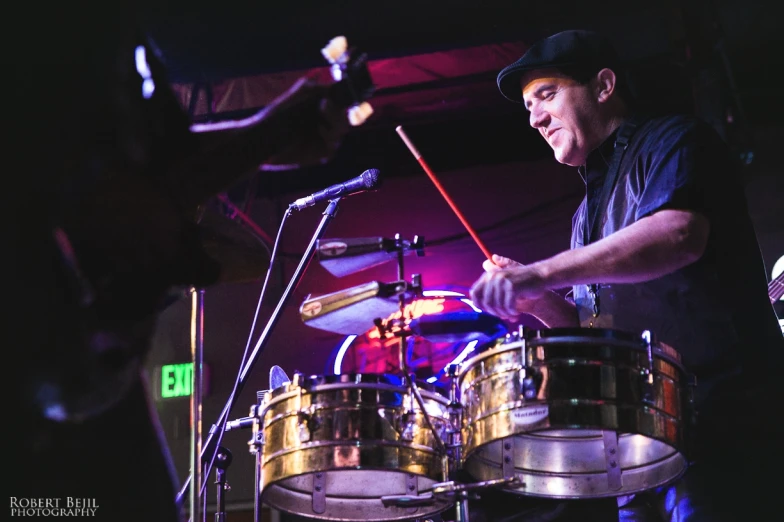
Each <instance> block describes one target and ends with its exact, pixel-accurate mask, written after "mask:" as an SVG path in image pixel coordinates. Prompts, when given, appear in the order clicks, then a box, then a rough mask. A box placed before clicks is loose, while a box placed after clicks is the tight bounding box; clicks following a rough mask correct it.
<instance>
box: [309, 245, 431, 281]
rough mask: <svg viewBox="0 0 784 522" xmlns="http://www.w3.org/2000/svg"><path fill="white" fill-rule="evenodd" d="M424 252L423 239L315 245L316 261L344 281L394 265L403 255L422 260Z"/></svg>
mask: <svg viewBox="0 0 784 522" xmlns="http://www.w3.org/2000/svg"><path fill="white" fill-rule="evenodd" d="M424 248H425V240H424V238H422V237H420V236H415V237H414V239H413V240H412V241H408V240H404V239H401V238H400V237H399V236H397V237H395V238H394V239H391V238H385V237H358V238H333V239H321V240H319V241H318V242H317V244H316V258H317V259H318V261H319V263H320V264H321V266H323V267H324V268H325V269H326V270H327V271H329V272H330V273H331V274H332V275H334V276H336V277H343V276H347V275H350V274H354V273H356V272H359V271H361V270H366V269H368V268H373V267H376V266H379V265H382V264H384V263H387V262H389V261H394V260H395V259H397V256H398V254H400V253H402V254H403V255H411V254H414V253H416V255H417V256H420V257H421V256H423V255H425V252H424Z"/></svg>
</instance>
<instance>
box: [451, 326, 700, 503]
mask: <svg viewBox="0 0 784 522" xmlns="http://www.w3.org/2000/svg"><path fill="white" fill-rule="evenodd" d="M691 384H692V383H691V382H690V381H689V376H688V374H687V373H686V371H685V369H684V368H683V366H682V365H681V362H680V356H679V354H678V353H677V352H676V351H675V350H673V349H672V348H669V347H667V346H665V345H661V344H657V343H655V342H651V339H650V334H649V333H648V332H644V333H643V335H642V337H639V336H635V335H633V334H627V333H624V332H620V331H615V330H606V329H587V328H557V329H550V330H530V331H529V330H526V329H522V330H521V331H520V332H517V333H515V334H514V335H510V336H507V338H506V339H504V340H500V341H498V342H497V343H496V344H495V345H494V346H492V347H491V348H490V349H488V350H485V351H483V352H482V353H480V354H478V355H476V356H474V357H473V358H472V359H469V360H467V361H466V362H465V363H464V364H463V366H462V368H461V370H460V377H459V385H460V389H461V392H462V402H463V405H464V407H465V420H464V434H463V440H464V444H465V448H464V455H465V457H464V467H465V469H466V470H467V471H468V472H469V473H470V474H471V475H472V476H473V477H474V478H476V479H478V480H491V479H496V478H502V477H511V476H515V477H517V478H518V480H519V482H520V485H518V486H516V487H514V488H512V487H509V488H505V489H506V490H508V491H511V492H513V493H517V494H521V495H531V496H537V497H550V498H599V497H613V496H620V495H627V494H631V493H636V492H640V491H644V490H647V489H650V488H654V487H657V486H660V485H663V484H665V483H668V482H671V481H673V480H674V479H676V478H678V477H680V476H681V475H682V474H683V473H684V471H685V470H686V468H687V466H688V461H687V457H686V454H687V451H686V443H687V437H688V436H689V432H690V427H691V423H692V403H691V396H692V386H691Z"/></svg>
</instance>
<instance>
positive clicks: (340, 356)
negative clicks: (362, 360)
mask: <svg viewBox="0 0 784 522" xmlns="http://www.w3.org/2000/svg"><path fill="white" fill-rule="evenodd" d="M356 338H357V336H356V335H349V336H348V337H346V338H345V339H343V344H341V345H340V349H339V350H338V354H337V355H336V356H335V365H334V366H333V367H332V371H333V372H335V375H340V367H341V366H343V357H345V356H346V352H347V351H348V347H349V346H351V343H353V342H354V339H356Z"/></svg>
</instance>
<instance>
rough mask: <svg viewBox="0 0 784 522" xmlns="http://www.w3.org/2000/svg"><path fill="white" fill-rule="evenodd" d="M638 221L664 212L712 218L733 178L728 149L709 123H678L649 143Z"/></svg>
mask: <svg viewBox="0 0 784 522" xmlns="http://www.w3.org/2000/svg"><path fill="white" fill-rule="evenodd" d="M647 141H648V143H649V144H651V145H649V146H648V147H649V148H648V150H646V151H644V152H643V154H642V155H641V158H640V161H642V162H644V165H645V167H647V168H644V169H643V177H644V179H643V180H642V182H643V183H642V185H643V190H642V192H641V194H640V199H639V204H638V206H637V212H636V215H635V218H636V219H641V218H643V217H645V216H648V215H650V214H653V213H654V212H657V211H659V210H664V209H680V210H691V211H694V212H699V213H701V214H703V215H709V214H711V213H712V211H713V210H714V207H715V206H716V205H718V204H719V201H720V194H719V191H720V190H721V188H720V187H721V186H722V184H723V183H724V181H725V179H726V178H729V177H731V175H732V162H731V160H730V155H729V153H728V148H727V146H726V144H725V143H724V142H723V140H722V139H721V137H720V136H719V135H718V133H716V132H715V131H714V130H713V129H712V128H711V127H709V126H708V125H707V124H703V123H701V122H699V121H697V120H693V119H685V118H677V119H673V120H671V121H669V122H668V123H666V124H664V125H661V126H660V127H659V129H658V130H656V131H654V132H652V133H651V136H650V137H649V139H648V140H647Z"/></svg>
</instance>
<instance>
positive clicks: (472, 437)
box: [249, 236, 695, 522]
mask: <svg viewBox="0 0 784 522" xmlns="http://www.w3.org/2000/svg"><path fill="white" fill-rule="evenodd" d="M385 241H386V242H385ZM390 241H391V242H390ZM336 244H337V245H338V246H337V247H336ZM390 245H391V246H390ZM321 247H323V248H321ZM418 250H421V244H419V243H417V240H416V239H415V240H414V241H412V242H403V241H401V240H400V238H399V236H397V237H396V238H395V240H382V239H381V238H377V240H368V239H363V240H362V241H352V240H328V241H322V242H321V243H320V248H319V256H320V261H322V264H323V265H324V266H326V267H328V268H329V266H333V267H337V266H341V267H343V268H345V266H346V264H344V263H338V262H337V260H336V259H335V258H336V257H340V256H347V257H351V258H352V263H353V265H352V266H354V268H352V270H351V271H354V270H356V269H357V268H356V267H360V268H361V265H362V262H361V261H358V257H361V256H365V257H366V258H367V259H368V260H370V259H373V263H375V264H377V263H378V262H380V261H383V260H384V255H383V253H384V252H385V251H386V252H387V253H388V254H390V255H389V257H388V258H389V259H394V258H397V259H398V262H399V276H401V275H402V258H403V255H404V252H413V251H418ZM369 262H370V261H368V263H369ZM365 264H367V263H365ZM399 279H400V281H397V282H395V283H391V284H387V285H384V284H373V285H371V284H367V285H361V287H355V288H352V289H348V290H346V291H342V292H338V293H335V294H330V295H328V296H321V297H318V298H314V299H308V301H306V302H305V303H303V305H302V307H301V308H300V311H301V313H302V317H303V320H304V322H305V323H306V324H309V323H313V324H317V325H318V327H319V328H323V329H327V330H329V329H331V328H332V329H334V331H338V330H344V329H346V328H348V329H351V328H355V325H353V324H350V323H351V321H347V319H346V318H347V317H351V318H352V319H353V320H354V321H360V323H361V322H362V319H363V318H364V321H365V324H368V323H375V326H376V327H377V328H378V329H379V330H380V331H381V333H382V334H384V335H387V336H390V335H391V336H396V337H399V338H400V346H401V350H400V371H399V372H395V373H384V374H369V373H346V374H338V375H312V376H306V375H303V374H301V373H295V374H294V375H293V377H292V378H291V379H290V380H288V381H286V382H285V383H284V384H282V385H280V386H277V387H275V388H273V389H270V390H268V391H266V392H265V393H260V394H259V397H260V398H259V400H258V403H257V404H255V405H253V406H252V407H251V417H252V419H253V426H252V430H253V434H252V437H251V439H250V441H249V449H250V453H251V454H252V455H253V456H254V457H255V458H256V469H257V474H256V475H257V476H256V505H257V511H258V510H259V509H260V506H261V505H266V506H268V507H270V508H273V509H276V510H279V511H282V512H286V513H290V514H293V515H297V516H301V517H304V518H309V519H314V520H329V521H378V522H381V521H394V520H420V521H426V520H435V519H438V520H441V518H437V517H440V516H441V514H443V513H445V512H447V511H448V512H449V513H454V519H455V520H456V521H468V520H469V502H470V501H471V500H472V499H475V498H477V495H481V493H482V491H483V490H487V489H488V488H491V489H495V490H499V491H502V492H505V493H508V494H510V495H520V496H530V497H539V498H550V499H596V498H603V497H623V496H628V495H633V494H635V493H638V492H642V491H645V490H649V489H652V488H656V487H658V486H662V485H664V484H667V483H670V482H672V481H674V480H676V479H677V478H679V477H680V476H681V475H682V474H683V473H684V472H685V471H686V469H687V467H688V465H689V454H690V451H689V439H690V434H691V430H692V425H693V421H694V410H693V400H692V390H693V387H694V384H695V383H694V381H693V378H692V376H691V375H690V374H689V373H688V372H687V370H686V368H684V366H683V365H682V363H681V359H680V356H679V354H678V352H677V351H676V350H674V349H673V348H671V347H669V346H667V345H665V344H663V343H660V342H657V340H656V339H655V338H654V337H653V335H652V334H651V333H650V332H647V331H646V332H640V333H639V334H634V333H628V332H624V331H620V330H610V329H598V328H552V329H532V328H528V327H518V328H517V330H515V331H507V332H506V333H505V334H503V335H501V336H500V337H498V338H495V339H491V340H489V341H487V342H485V344H484V345H481V346H480V347H479V348H478V349H477V350H475V351H474V352H473V355H472V356H471V357H469V358H466V359H465V360H464V361H463V362H462V363H461V364H459V365H450V366H449V367H448V368H447V381H448V383H447V385H445V386H441V387H439V386H436V385H434V384H430V383H427V382H422V381H421V380H419V379H417V378H415V377H414V374H413V373H411V372H410V369H409V368H408V367H407V361H406V357H405V345H406V342H407V339H408V338H409V337H410V336H411V335H412V333H411V328H410V321H407V320H406V319H405V317H402V316H401V317H399V318H398V319H394V320H390V321H386V322H385V321H382V320H380V319H378V317H384V316H385V315H384V314H385V312H386V310H385V309H384V306H388V304H389V303H390V302H391V303H397V304H400V303H403V302H404V301H405V300H406V299H411V298H412V295H413V297H414V298H416V295H417V291H418V290H419V289H420V288H421V278H420V277H419V276H414V278H413V282H412V283H406V282H405V281H402V277H399ZM385 303H386V304H385ZM374 314H376V315H375V316H374V318H373V319H372V320H371V319H370V318H369V316H370V315H374ZM347 324H350V325H349V326H347ZM447 333H448V332H447ZM465 477H470V480H466V479H465Z"/></svg>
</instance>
